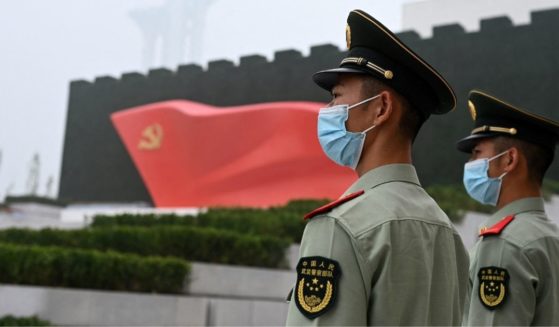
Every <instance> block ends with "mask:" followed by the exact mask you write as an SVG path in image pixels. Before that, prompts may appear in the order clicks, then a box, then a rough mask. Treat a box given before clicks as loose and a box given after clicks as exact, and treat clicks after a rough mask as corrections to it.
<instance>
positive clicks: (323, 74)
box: [312, 67, 367, 92]
mask: <svg viewBox="0 0 559 327" xmlns="http://www.w3.org/2000/svg"><path fill="white" fill-rule="evenodd" d="M340 74H367V72H366V71H363V70H359V69H355V68H347V67H341V68H334V69H328V70H322V71H319V72H317V73H315V74H314V75H313V77H312V79H313V81H314V82H315V83H316V84H317V85H318V86H320V87H321V88H323V89H325V90H326V91H328V92H330V91H332V88H333V87H334V86H335V85H336V84H337V83H338V77H339V75H340Z"/></svg>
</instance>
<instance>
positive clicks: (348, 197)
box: [305, 190, 365, 220]
mask: <svg viewBox="0 0 559 327" xmlns="http://www.w3.org/2000/svg"><path fill="white" fill-rule="evenodd" d="M363 193H365V191H364V190H361V191H357V192H355V193H351V194H349V195H346V196H344V197H342V198H339V199H337V200H336V201H334V202H330V203H328V204H326V205H323V206H322V207H320V208H318V209H315V210H313V211H311V212H309V213H308V214H306V215H305V220H307V219H311V218H312V217H315V216H318V215H320V214H323V213H325V212H328V211H330V210H332V209H334V208H335V207H337V206H339V205H341V204H343V203H346V202H348V201H350V200H353V199H355V198H356V197H358V196H360V195H362V194H363Z"/></svg>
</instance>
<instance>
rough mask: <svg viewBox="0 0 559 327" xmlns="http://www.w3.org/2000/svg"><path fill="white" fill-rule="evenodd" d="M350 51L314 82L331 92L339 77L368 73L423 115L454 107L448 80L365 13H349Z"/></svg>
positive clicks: (355, 11)
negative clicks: (334, 66) (336, 66)
mask: <svg viewBox="0 0 559 327" xmlns="http://www.w3.org/2000/svg"><path fill="white" fill-rule="evenodd" d="M346 41H347V46H348V48H349V51H348V53H347V56H346V57H345V58H344V59H343V60H342V62H341V63H340V66H339V68H334V69H329V70H323V71H320V72H318V73H316V74H314V76H313V80H314V81H315V82H316V84H318V85H319V86H320V87H322V88H324V89H326V90H327V91H331V90H332V88H333V87H334V86H335V85H336V83H337V81H338V76H339V74H346V73H353V74H355V73H357V74H369V75H371V76H373V77H375V78H377V79H378V80H380V81H382V82H383V83H385V84H387V85H388V86H390V87H392V88H393V89H394V90H396V91H397V92H398V93H400V94H401V95H402V96H404V97H405V98H406V99H407V100H408V101H410V102H411V104H412V105H413V106H414V108H417V109H419V110H420V111H421V112H422V113H424V115H425V116H429V115H430V114H444V113H447V112H449V111H450V110H452V109H454V107H455V106H456V96H455V95H454V91H453V90H452V88H451V87H450V85H449V84H448V83H447V81H446V80H445V79H444V78H443V77H442V76H441V74H439V73H438V72H437V71H436V70H435V69H434V68H433V67H431V66H430V65H429V64H428V63H427V62H426V61H425V60H423V59H422V58H421V57H420V56H419V55H417V54H416V53H415V52H413V51H412V50H411V49H410V48H409V47H408V46H407V45H405V44H404V43H403V42H402V41H401V40H400V39H399V38H398V37H397V36H396V35H395V34H394V33H392V32H391V31H390V30H389V29H388V28H386V27H385V26H384V25H382V24H381V23H380V22H379V21H377V20H376V19H374V18H373V17H371V16H370V15H369V14H367V13H366V12H364V11H361V10H353V11H352V12H350V13H349V16H348V18H347V27H346Z"/></svg>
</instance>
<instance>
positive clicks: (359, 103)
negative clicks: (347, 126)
mask: <svg viewBox="0 0 559 327" xmlns="http://www.w3.org/2000/svg"><path fill="white" fill-rule="evenodd" d="M379 96H380V94H377V95H375V96H374V97H370V98H368V99H365V100H363V101H360V102H357V103H356V104H354V105H351V106H349V107H347V109H353V108H355V107H357V106H360V105H362V104H363V103H366V102H369V101H371V100H374V99H376V98H378V97H379Z"/></svg>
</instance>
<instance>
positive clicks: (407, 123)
mask: <svg viewBox="0 0 559 327" xmlns="http://www.w3.org/2000/svg"><path fill="white" fill-rule="evenodd" d="M387 90H390V91H391V92H394V93H395V94H397V95H398V97H397V98H398V99H399V100H400V103H401V104H402V108H404V113H403V115H402V118H401V120H400V126H401V127H402V132H403V133H405V134H406V135H407V136H408V137H409V138H410V139H411V140H412V142H413V141H415V138H416V137H417V134H418V133H419V130H420V129H421V126H422V125H423V123H424V122H425V118H424V117H423V115H422V114H421V113H420V112H419V110H416V109H415V108H413V107H412V105H411V103H410V102H409V101H408V100H407V99H406V98H405V97H403V96H402V95H401V94H399V93H398V92H396V91H395V90H394V89H392V88H390V87H389V86H387V85H386V84H384V83H383V82H381V81H379V80H378V79H376V78H374V77H372V76H364V77H363V83H362V85H361V94H363V96H364V97H367V98H368V97H372V96H375V95H377V94H379V93H380V92H382V91H387Z"/></svg>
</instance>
